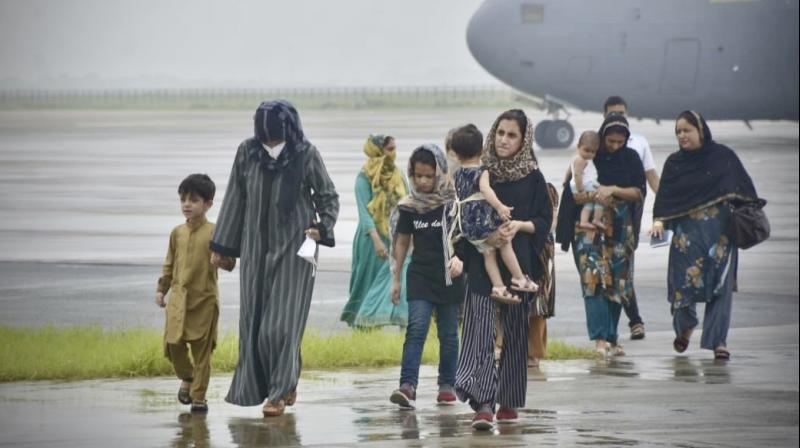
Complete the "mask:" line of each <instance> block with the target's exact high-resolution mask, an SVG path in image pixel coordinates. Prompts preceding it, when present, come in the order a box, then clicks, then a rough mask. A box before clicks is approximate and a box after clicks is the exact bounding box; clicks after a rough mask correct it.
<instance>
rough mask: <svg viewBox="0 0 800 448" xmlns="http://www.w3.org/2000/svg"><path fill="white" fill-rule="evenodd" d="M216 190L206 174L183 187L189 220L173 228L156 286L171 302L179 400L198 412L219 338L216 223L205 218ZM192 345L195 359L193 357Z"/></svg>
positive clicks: (169, 330) (167, 340) (167, 336)
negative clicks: (214, 256)
mask: <svg viewBox="0 0 800 448" xmlns="http://www.w3.org/2000/svg"><path fill="white" fill-rule="evenodd" d="M215 190H216V187H215V185H214V182H213V181H212V180H211V178H209V177H208V176H207V175H205V174H192V175H190V176H189V177H187V178H186V179H184V180H183V182H181V184H180V186H179V187H178V195H179V196H180V202H181V211H182V212H183V215H184V216H185V217H186V223H184V224H181V225H179V226H177V227H175V228H174V229H173V230H172V233H171V234H170V237H169V249H168V250H167V258H166V260H165V261H164V267H163V269H162V274H161V278H159V279H158V289H157V290H156V304H158V305H159V306H161V307H162V308H163V307H166V326H165V330H164V354H165V356H166V357H167V359H169V361H170V362H171V363H172V367H173V368H174V369H175V374H176V375H177V376H178V378H180V379H181V380H182V382H181V386H180V388H179V389H178V400H179V401H180V402H181V403H183V404H191V405H192V407H191V410H192V411H193V412H206V411H208V404H207V402H206V390H207V389H208V382H209V380H210V378H211V352H212V351H213V350H214V346H215V345H216V340H217V319H218V317H219V299H218V297H219V291H218V289H217V270H216V268H214V267H213V266H211V263H210V260H211V251H210V249H209V243H210V242H211V235H212V234H213V232H214V224H213V223H211V222H209V221H208V220H207V219H206V212H208V209H210V208H211V206H212V204H213V200H214V192H215ZM234 264H235V260H234V259H227V260H226V263H225V264H224V266H223V268H224V269H227V270H229V271H230V270H232V269H233V267H234ZM168 291H169V292H170V296H169V303H166V301H165V295H166V294H167V292H168ZM190 347H191V351H192V359H193V360H194V365H192V361H191V360H190V359H189V348H190Z"/></svg>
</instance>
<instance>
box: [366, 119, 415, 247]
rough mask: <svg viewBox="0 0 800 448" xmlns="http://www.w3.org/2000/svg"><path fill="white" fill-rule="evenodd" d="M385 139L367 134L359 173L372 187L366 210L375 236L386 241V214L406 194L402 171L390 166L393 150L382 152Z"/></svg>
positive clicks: (381, 136)
mask: <svg viewBox="0 0 800 448" xmlns="http://www.w3.org/2000/svg"><path fill="white" fill-rule="evenodd" d="M386 139H387V136H385V135H381V134H370V136H369V137H368V138H367V141H366V143H364V154H366V155H367V157H369V159H368V160H367V161H366V163H364V167H363V168H362V169H361V170H362V171H363V172H364V175H366V176H367V179H369V183H370V186H371V187H372V200H371V201H369V204H367V210H368V211H369V214H370V215H372V220H373V221H375V227H376V229H377V230H378V233H380V234H381V235H383V236H385V237H387V238H388V237H389V215H390V214H391V213H392V209H394V207H395V206H396V205H397V201H399V200H400V198H402V197H404V196H405V195H407V194H408V190H407V189H406V184H405V182H403V174H402V172H401V171H400V170H399V169H397V167H396V166H395V164H394V160H395V157H396V151H395V152H393V153H391V154H389V155H384V153H383V145H384V143H385V142H386Z"/></svg>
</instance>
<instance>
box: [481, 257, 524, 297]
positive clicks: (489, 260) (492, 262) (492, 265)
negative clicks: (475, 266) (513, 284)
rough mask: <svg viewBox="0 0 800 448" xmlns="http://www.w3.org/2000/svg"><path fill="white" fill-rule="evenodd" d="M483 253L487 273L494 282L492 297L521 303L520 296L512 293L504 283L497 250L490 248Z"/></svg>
mask: <svg viewBox="0 0 800 448" xmlns="http://www.w3.org/2000/svg"><path fill="white" fill-rule="evenodd" d="M482 255H483V265H484V267H485V268H486V274H487V275H488V276H489V280H490V281H491V282H492V294H491V298H493V299H495V300H497V301H498V302H501V303H511V304H515V303H519V302H520V299H519V297H517V296H515V295H514V294H511V293H510V292H509V291H508V289H507V288H506V285H505V284H504V283H503V277H502V276H501V275H500V265H498V264H497V251H496V250H494V249H488V250H486V251H484V252H483V254H482Z"/></svg>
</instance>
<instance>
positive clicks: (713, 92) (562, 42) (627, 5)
mask: <svg viewBox="0 0 800 448" xmlns="http://www.w3.org/2000/svg"><path fill="white" fill-rule="evenodd" d="M467 44H468V46H469V49H470V51H471V52H472V55H473V56H474V57H475V59H476V60H477V61H478V62H479V63H480V64H481V65H482V66H483V67H484V68H485V69H486V70H487V71H489V73H491V74H492V75H494V76H495V77H497V78H498V79H500V80H501V81H503V82H505V83H506V84H508V85H510V86H511V87H513V88H514V89H516V90H518V91H519V92H521V93H522V94H524V95H525V96H526V97H528V98H530V99H531V100H532V101H533V102H534V104H535V105H537V107H539V108H541V109H542V110H546V111H547V112H548V114H549V115H551V116H552V117H553V118H554V120H545V121H542V122H540V123H539V125H538V126H537V128H536V140H537V142H539V144H540V146H543V147H561V148H563V147H567V146H569V145H570V144H571V142H572V140H573V137H574V130H573V128H572V126H571V125H570V124H569V122H568V121H567V120H565V119H560V115H561V114H562V113H566V114H567V116H568V111H567V109H566V107H567V106H569V107H572V108H577V109H582V110H595V111H596V110H601V109H602V106H603V102H604V100H605V98H606V97H608V96H609V95H621V96H622V97H623V98H625V100H626V101H627V102H628V103H629V104H630V113H631V115H632V116H636V117H640V118H654V119H657V120H658V119H662V118H664V119H666V118H673V117H675V116H676V115H677V114H678V113H679V112H680V111H682V110H685V109H698V110H700V111H702V112H703V113H704V115H705V116H706V117H707V118H710V119H717V120H745V121H746V122H747V121H748V120H756V119H791V120H797V119H798V0H670V1H663V0H592V1H586V0H487V1H485V2H484V3H483V4H482V5H481V6H480V8H479V9H478V10H477V11H476V12H475V14H474V15H473V17H472V18H471V20H470V22H469V25H468V27H467Z"/></svg>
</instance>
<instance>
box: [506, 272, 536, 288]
mask: <svg viewBox="0 0 800 448" xmlns="http://www.w3.org/2000/svg"><path fill="white" fill-rule="evenodd" d="M511 289H513V290H514V291H521V292H536V291H538V290H539V285H537V284H536V283H534V281H533V280H531V278H530V277H528V276H527V275H526V276H525V277H524V278H521V279H519V278H512V279H511Z"/></svg>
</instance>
